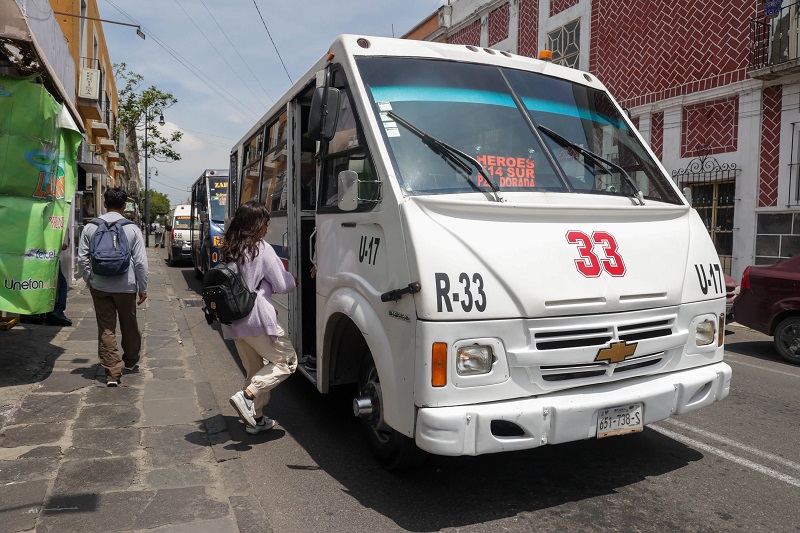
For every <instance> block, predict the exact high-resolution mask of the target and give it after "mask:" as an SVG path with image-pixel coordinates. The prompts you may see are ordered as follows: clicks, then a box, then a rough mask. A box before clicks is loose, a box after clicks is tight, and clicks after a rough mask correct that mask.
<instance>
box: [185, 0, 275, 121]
mask: <svg viewBox="0 0 800 533" xmlns="http://www.w3.org/2000/svg"><path fill="white" fill-rule="evenodd" d="M175 3H176V4H177V5H178V7H179V8H181V11H183V13H184V14H185V15H186V18H188V19H189V22H191V23H192V25H193V26H194V27H195V28H197V31H198V32H200V35H202V36H203V38H205V40H206V42H208V44H209V45H211V48H213V49H214V51H215V52H216V53H217V55H218V56H219V57H220V58H221V59H222V60H223V61H224V62H225V64H226V65H228V68H229V69H231V71H232V72H233V73H234V74H235V75H236V77H237V78H239V81H240V82H242V85H244V86H245V87H247V90H248V91H250V94H252V95H253V98H255V99H256V100H257V101H258V103H259V104H261V105H262V106H264V107H266V104H265V103H264V102H262V101H261V99H260V98H259V97H258V96H257V95H256V93H254V92H253V89H251V88H250V85H249V84H247V83H245V82H244V80H243V79H242V77H241V76H239V73H238V72H236V70H234V68H233V66H232V65H231V64H230V63H228V60H227V59H225V57H224V56H223V55H222V54H221V53H220V51H219V49H218V48H217V47H216V46H214V43H212V42H211V40H210V39H209V38H208V35H206V32H204V31H203V30H201V29H200V26H198V25H197V23H196V22H195V21H194V19H193V18H192V16H191V15H190V14H189V13H188V12H187V11H186V10H185V9H183V6H182V5H181V3H180V2H179V1H178V0H175ZM212 18H213V17H212ZM214 22H216V21H214ZM217 27H219V25H217ZM220 30H222V28H220ZM222 33H223V35H224V34H225V32H224V31H223V32H222Z"/></svg>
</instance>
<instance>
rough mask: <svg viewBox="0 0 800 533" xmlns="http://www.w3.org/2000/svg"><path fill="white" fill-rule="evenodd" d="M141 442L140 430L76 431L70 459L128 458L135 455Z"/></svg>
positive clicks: (101, 429)
mask: <svg viewBox="0 0 800 533" xmlns="http://www.w3.org/2000/svg"><path fill="white" fill-rule="evenodd" d="M140 442H141V430H140V429H139V428H99V429H76V430H74V431H73V433H72V446H70V448H69V449H68V450H67V453H66V454H65V456H66V457H67V458H68V459H90V458H102V457H127V456H130V455H133V454H134V452H135V451H136V450H137V449H138V448H139V445H140Z"/></svg>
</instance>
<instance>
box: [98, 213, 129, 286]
mask: <svg viewBox="0 0 800 533" xmlns="http://www.w3.org/2000/svg"><path fill="white" fill-rule="evenodd" d="M89 224H94V225H96V226H97V231H95V232H94V235H92V240H91V242H90V243H89V255H91V257H92V272H93V273H95V274H99V275H100V276H120V275H122V274H124V273H126V272H127V271H128V267H129V266H130V264H131V248H130V246H129V244H128V237H127V236H126V235H125V230H124V229H123V228H124V227H125V226H127V225H128V224H133V222H131V221H130V220H128V219H126V218H121V219H119V220H115V221H114V222H107V221H105V220H103V219H102V218H93V219H92V220H91V221H90V222H89Z"/></svg>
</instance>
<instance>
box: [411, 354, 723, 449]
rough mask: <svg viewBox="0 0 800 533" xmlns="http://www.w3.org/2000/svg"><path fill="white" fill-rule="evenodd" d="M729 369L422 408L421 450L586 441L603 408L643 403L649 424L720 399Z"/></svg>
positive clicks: (719, 366) (419, 418)
mask: <svg viewBox="0 0 800 533" xmlns="http://www.w3.org/2000/svg"><path fill="white" fill-rule="evenodd" d="M730 380H731V367H730V366H728V365H727V364H726V363H723V362H719V363H714V364H711V365H707V366H702V367H699V368H692V369H688V370H682V371H677V372H672V373H670V374H662V375H656V376H643V377H641V378H636V379H631V380H626V381H617V382H612V383H607V384H603V385H599V386H590V387H582V388H579V389H571V390H565V391H561V392H557V393H552V394H548V395H543V396H540V397H534V398H526V399H521V400H508V401H500V402H494V403H488V404H479V405H459V406H453V407H422V408H420V409H419V411H418V413H417V425H416V430H415V440H416V443H417V446H419V447H420V448H422V449H423V450H426V451H428V452H430V453H433V454H436V455H480V454H484V453H496V452H506V451H513V450H524V449H528V448H535V447H537V446H542V445H544V444H557V443H562V442H570V441H576V440H585V439H589V438H592V437H595V436H597V413H598V411H599V410H600V409H606V408H610V407H618V406H625V405H630V404H635V403H642V404H643V422H644V424H645V425H647V424H652V423H654V422H658V421H659V420H664V419H666V418H668V417H670V416H671V415H675V414H682V413H687V412H689V411H693V410H695V409H699V408H700V407H705V406H707V405H710V404H712V403H714V402H716V401H719V400H722V399H723V398H725V397H726V396H727V395H728V393H729V392H730ZM494 420H503V421H506V422H511V423H513V424H516V425H517V426H518V427H519V428H520V429H521V430H522V432H523V433H524V434H523V435H522V436H514V437H504V436H498V435H495V434H493V432H492V427H491V426H492V421H494Z"/></svg>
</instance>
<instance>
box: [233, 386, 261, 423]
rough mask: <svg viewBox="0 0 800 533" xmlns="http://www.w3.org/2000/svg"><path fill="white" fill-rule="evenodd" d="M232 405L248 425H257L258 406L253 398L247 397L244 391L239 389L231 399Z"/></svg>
mask: <svg viewBox="0 0 800 533" xmlns="http://www.w3.org/2000/svg"><path fill="white" fill-rule="evenodd" d="M230 402H231V405H232V406H233V408H234V409H236V412H237V413H239V418H241V419H242V420H243V421H244V422H245V423H246V424H247V425H248V426H253V427H255V425H256V406H255V403H254V402H253V400H251V399H250V398H248V397H247V395H246V394H245V393H244V391H239V392H237V393H236V394H234V395H233V396H231V399H230Z"/></svg>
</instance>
